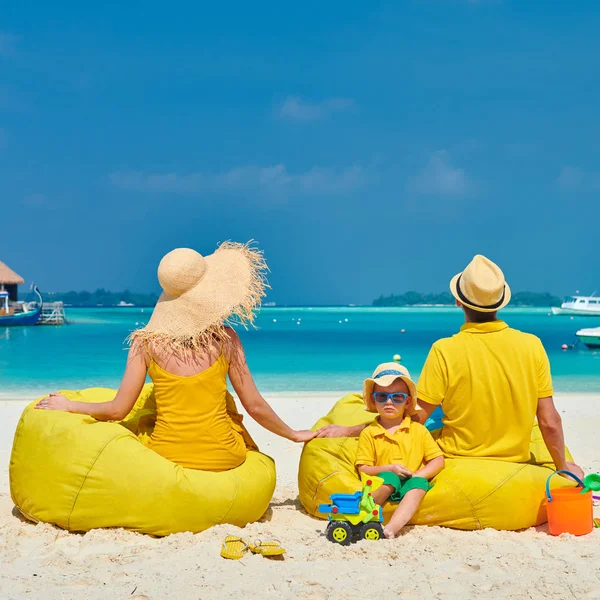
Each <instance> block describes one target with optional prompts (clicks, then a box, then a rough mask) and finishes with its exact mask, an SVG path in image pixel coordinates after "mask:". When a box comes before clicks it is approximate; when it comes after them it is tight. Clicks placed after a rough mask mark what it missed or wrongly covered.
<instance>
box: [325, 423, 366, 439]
mask: <svg viewBox="0 0 600 600" xmlns="http://www.w3.org/2000/svg"><path fill="white" fill-rule="evenodd" d="M364 428H365V426H364V425H354V426H352V427H346V426H344V425H325V427H321V429H319V430H318V431H317V437H318V438H337V437H358V436H359V435H360V432H361V431H362V430H363V429H364Z"/></svg>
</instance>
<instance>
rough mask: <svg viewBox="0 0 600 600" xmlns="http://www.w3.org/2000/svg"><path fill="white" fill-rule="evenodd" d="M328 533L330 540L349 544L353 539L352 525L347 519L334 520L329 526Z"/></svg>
mask: <svg viewBox="0 0 600 600" xmlns="http://www.w3.org/2000/svg"><path fill="white" fill-rule="evenodd" d="M326 535H327V539H328V540H329V541H330V542H333V543H335V544H341V545H342V546H348V545H349V544H350V542H351V541H352V526H351V525H350V523H346V522H345V521H332V522H331V523H329V525H328V526H327V532H326Z"/></svg>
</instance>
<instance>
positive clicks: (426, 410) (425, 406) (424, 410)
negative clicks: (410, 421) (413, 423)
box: [416, 399, 437, 425]
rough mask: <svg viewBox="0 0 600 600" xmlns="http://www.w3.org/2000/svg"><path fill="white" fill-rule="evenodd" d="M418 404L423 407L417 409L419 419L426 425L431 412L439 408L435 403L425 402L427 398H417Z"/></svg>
mask: <svg viewBox="0 0 600 600" xmlns="http://www.w3.org/2000/svg"><path fill="white" fill-rule="evenodd" d="M417 404H418V405H419V408H420V409H421V410H418V411H417V414H416V417H417V421H418V422H419V423H421V425H425V421H427V419H429V417H430V416H431V413H432V412H433V411H434V410H435V409H436V408H437V406H436V405H435V404H429V402H425V400H421V399H417Z"/></svg>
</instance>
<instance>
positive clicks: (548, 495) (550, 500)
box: [546, 471, 585, 502]
mask: <svg viewBox="0 0 600 600" xmlns="http://www.w3.org/2000/svg"><path fill="white" fill-rule="evenodd" d="M560 473H564V474H565V475H568V476H569V477H572V478H573V479H574V480H575V481H576V482H577V483H578V484H579V485H580V486H581V487H582V488H584V487H585V485H584V483H583V481H581V479H579V477H577V475H575V473H571V471H554V473H552V474H551V475H550V476H549V477H548V479H546V498H547V499H548V502H552V494H551V493H550V479H552V477H553V476H554V475H558V474H560Z"/></svg>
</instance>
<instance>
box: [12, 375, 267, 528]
mask: <svg viewBox="0 0 600 600" xmlns="http://www.w3.org/2000/svg"><path fill="white" fill-rule="evenodd" d="M62 393H64V394H65V395H66V396H67V397H69V398H70V399H72V400H79V401H85V402H105V401H107V400H111V399H112V398H114V395H115V391H114V390H108V389H102V388H91V389H87V390H83V391H81V392H72V391H67V392H62ZM34 404H35V403H33V404H31V405H29V406H28V407H27V408H26V409H25V411H24V412H23V415H22V416H21V420H20V421H19V424H18V426H17V431H16V433H15V440H14V444H13V450H12V456H11V460H10V492H11V496H12V499H13V502H14V503H15V505H16V506H17V507H18V508H19V510H20V511H21V512H22V513H23V515H24V516H25V517H27V518H28V519H30V520H32V521H43V522H45V523H53V524H55V525H58V526H59V527H62V528H64V529H68V530H70V531H89V530H90V529H95V528H98V527H124V528H126V529H131V530H133V531H139V532H143V533H149V534H153V535H157V536H164V535H169V534H171V533H178V532H182V531H191V532H194V533H196V532H199V531H203V530H205V529H208V528H209V527H211V526H213V525H216V524H218V523H229V524H231V525H237V526H239V527H243V526H245V525H246V524H247V523H250V522H253V521H256V520H258V519H260V517H262V516H263V514H264V513H265V511H266V510H267V507H268V506H269V502H270V501H271V498H272V496H273V492H274V490H275V463H274V462H273V460H272V459H271V458H270V457H268V456H265V455H264V454H261V453H260V452H258V450H257V449H256V446H255V445H254V443H253V441H252V439H251V438H250V436H249V435H248V433H247V432H246V431H245V429H243V432H244V436H245V439H246V443H247V446H248V447H249V448H254V449H252V450H249V451H248V455H247V458H246V461H245V462H244V464H242V465H240V466H239V467H237V468H236V469H232V470H230V471H223V472H220V473H214V472H207V471H195V470H192V469H184V468H183V467H181V466H179V465H176V464H174V463H172V462H170V461H168V460H167V459H165V458H163V457H162V456H160V455H159V454H157V453H156V452H154V451H153V450H150V449H149V448H147V447H146V446H145V445H144V444H143V443H142V442H143V439H144V438H145V437H147V436H148V435H149V434H150V432H151V431H152V428H153V427H154V422H155V415H156V405H155V402H154V395H153V393H152V385H146V386H145V387H144V390H143V392H142V394H141V396H140V398H139V399H138V401H137V402H136V405H135V406H134V408H133V410H132V411H131V413H130V414H129V415H128V417H127V418H126V419H125V420H124V421H123V422H121V423H108V422H100V421H96V420H95V419H93V418H92V417H88V416H83V415H77V414H71V413H65V412H57V411H47V410H36V409H34V408H33V406H34ZM228 411H229V412H230V414H231V415H232V418H233V420H234V421H237V422H238V423H239V425H240V427H242V428H243V426H242V425H241V416H239V414H238V413H237V410H236V408H235V403H234V401H233V398H231V396H229V395H228Z"/></svg>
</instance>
